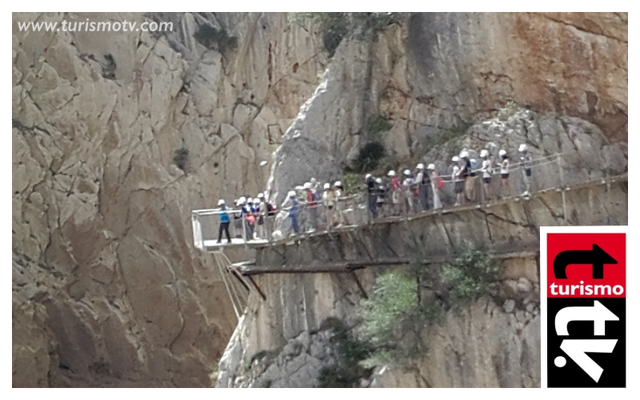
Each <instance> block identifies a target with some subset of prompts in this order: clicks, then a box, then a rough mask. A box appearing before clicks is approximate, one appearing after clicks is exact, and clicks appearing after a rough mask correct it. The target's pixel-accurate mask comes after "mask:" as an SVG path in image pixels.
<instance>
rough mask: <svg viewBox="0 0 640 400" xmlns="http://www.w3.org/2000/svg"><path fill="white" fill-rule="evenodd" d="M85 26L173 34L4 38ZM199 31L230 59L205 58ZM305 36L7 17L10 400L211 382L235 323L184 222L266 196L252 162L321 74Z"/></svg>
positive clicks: (272, 29) (197, 19)
mask: <svg viewBox="0 0 640 400" xmlns="http://www.w3.org/2000/svg"><path fill="white" fill-rule="evenodd" d="M87 18H88V19H90V20H92V21H103V22H115V21H124V20H127V21H129V22H136V23H137V24H138V26H140V24H141V23H142V22H143V21H149V20H156V21H170V22H172V23H173V30H172V31H171V32H166V33H164V34H159V33H154V34H151V33H148V32H135V31H134V32H109V33H105V32H85V31H76V32H62V31H57V32H45V31H44V30H42V31H40V32H35V31H33V30H30V31H21V30H20V29H19V26H18V22H28V21H35V22H45V21H46V22H58V23H60V22H61V21H63V20H66V21H85V20H86V19H87ZM203 24H205V25H209V26H212V27H214V28H216V29H220V30H224V31H226V32H228V34H229V35H231V36H234V37H236V38H237V46H236V47H235V48H233V49H230V50H227V51H223V50H216V49H217V48H216V47H215V46H213V49H212V50H211V49H207V48H205V47H204V46H203V45H202V44H200V43H198V42H197V41H196V40H195V38H194V35H195V34H196V33H197V32H198V26H199V25H203ZM307 28H308V27H301V26H297V25H296V26H290V25H289V24H288V22H287V19H286V15H285V14H282V13H280V14H270V13H249V14H213V13H198V14H195V13H183V14H150V15H142V14H133V13H131V14H95V13H91V14H74V13H57V14H51V13H46V14H14V16H13V36H12V38H13V47H12V64H13V74H12V85H13V86H12V90H13V91H12V99H13V104H12V118H13V129H12V142H13V149H12V153H13V160H12V162H13V165H12V178H13V179H12V196H13V210H12V215H13V221H12V239H13V243H12V248H13V254H14V262H13V277H14V278H13V291H14V300H13V301H14V319H13V322H14V323H13V326H14V330H13V334H14V359H13V372H14V375H13V384H14V386H146V387H149V386H179V387H192V386H208V385H211V382H212V381H211V377H210V374H211V373H212V372H214V371H215V369H216V363H217V360H218V358H219V357H220V355H221V354H222V350H223V349H224V347H225V344H226V343H227V341H228V338H229V336H230V335H231V332H232V330H233V327H234V326H235V324H236V317H235V315H234V314H233V311H232V308H231V305H230V303H229V300H228V298H227V294H226V291H225V289H224V286H223V284H222V282H221V280H220V278H219V276H218V273H217V269H215V268H214V265H213V262H212V259H211V258H209V257H208V256H206V255H203V254H202V253H199V252H198V251H197V250H196V249H195V248H194V246H193V239H192V237H191V222H190V211H191V210H192V209H199V208H209V207H214V206H215V205H216V202H217V200H218V199H219V198H225V199H226V200H227V201H228V202H231V201H232V200H233V199H234V198H237V197H239V196H240V195H244V194H249V195H252V196H255V195H256V194H257V192H258V191H259V190H261V189H263V188H264V185H265V183H266V178H267V172H268V171H267V170H266V169H264V168H263V169H261V168H260V167H259V164H260V162H261V161H262V160H265V159H266V160H269V161H270V155H271V153H272V151H273V150H274V149H275V148H276V147H277V145H278V143H279V142H280V141H281V136H282V132H284V131H285V130H286V128H287V126H288V125H289V124H290V122H291V120H292V118H293V117H294V116H295V113H296V112H297V109H298V107H299V105H300V104H302V103H303V102H304V99H306V98H308V97H309V96H310V95H311V93H312V92H313V90H314V89H315V87H316V86H317V76H318V73H319V72H321V71H323V70H324V64H326V60H325V59H324V57H325V56H324V55H323V53H322V52H320V51H319V45H318V41H317V39H316V38H315V37H314V36H313V35H311V34H310V33H309V32H308V29H307ZM183 147H184V148H186V149H187V150H188V156H187V158H186V163H185V165H184V167H183V169H180V168H178V167H177V165H176V163H175V161H174V155H175V151H176V150H178V149H180V148H183ZM227 255H228V256H229V257H230V258H231V259H232V260H241V259H245V258H246V257H251V254H247V253H244V252H243V251H237V252H227ZM16 260H18V261H16ZM36 316H37V318H36ZM36 327H39V328H40V330H39V329H37V328H36ZM16 336H20V337H19V338H18V337H16ZM29 343H33V344H29ZM45 349H46V350H45ZM30 353H33V354H34V356H33V359H32V360H28V358H29V357H27V356H26V355H27V354H30ZM30 363H37V364H38V371H36V373H34V374H29V373H27V372H30V371H29V369H30V365H31V364H30Z"/></svg>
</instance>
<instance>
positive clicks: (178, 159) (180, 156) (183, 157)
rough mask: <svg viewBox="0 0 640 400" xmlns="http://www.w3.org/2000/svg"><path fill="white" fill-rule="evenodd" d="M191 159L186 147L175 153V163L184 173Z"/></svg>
mask: <svg viewBox="0 0 640 400" xmlns="http://www.w3.org/2000/svg"><path fill="white" fill-rule="evenodd" d="M188 158H189V150H188V149H187V148H186V147H181V148H179V149H178V150H176V151H175V152H174V153H173V162H174V164H176V165H177V166H178V168H180V169H181V170H183V171H184V169H185V167H186V166H187V160H188Z"/></svg>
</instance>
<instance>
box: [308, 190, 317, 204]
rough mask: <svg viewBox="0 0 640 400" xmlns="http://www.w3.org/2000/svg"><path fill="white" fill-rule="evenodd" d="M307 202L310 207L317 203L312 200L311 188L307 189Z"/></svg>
mask: <svg viewBox="0 0 640 400" xmlns="http://www.w3.org/2000/svg"><path fill="white" fill-rule="evenodd" d="M307 203H309V205H310V206H311V207H315V206H316V205H317V203H316V202H315V201H313V191H311V190H307Z"/></svg>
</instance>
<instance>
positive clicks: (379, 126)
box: [367, 115, 393, 140]
mask: <svg viewBox="0 0 640 400" xmlns="http://www.w3.org/2000/svg"><path fill="white" fill-rule="evenodd" d="M392 126H393V125H392V124H391V122H390V121H389V120H388V119H387V118H385V117H383V116H382V115H378V116H376V117H375V118H373V119H372V120H371V121H370V122H369V125H368V126H367V134H368V136H369V137H370V138H371V139H373V140H375V139H378V140H380V137H379V136H380V133H382V132H386V131H388V130H389V129H391V127H392Z"/></svg>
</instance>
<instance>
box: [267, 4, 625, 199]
mask: <svg viewBox="0 0 640 400" xmlns="http://www.w3.org/2000/svg"><path fill="white" fill-rule="evenodd" d="M626 18H627V17H626V14H614V13H593V14H592V13H547V14H545V13H542V14H540V13H534V14H529V13H420V14H416V15H413V16H412V17H410V18H408V19H407V20H405V21H404V23H402V24H396V25H392V26H390V27H389V28H387V29H386V30H385V31H383V32H382V33H381V34H380V35H379V36H378V37H377V40H376V41H375V42H363V41H359V40H355V39H352V40H345V41H343V43H342V44H341V45H340V47H339V48H338V49H337V51H336V54H335V56H334V57H333V60H332V62H331V63H330V64H329V66H328V68H327V72H326V74H325V81H324V82H323V83H322V84H321V85H320V86H319V87H318V89H317V90H316V92H315V93H314V95H313V96H312V97H311V98H310V99H309V100H307V102H306V103H305V105H304V106H303V107H302V108H301V109H300V113H299V115H298V117H297V119H296V121H295V122H294V123H293V124H292V125H291V127H290V128H289V130H288V131H287V133H286V135H285V139H286V140H285V141H284V143H283V145H282V146H281V147H280V148H279V149H278V150H277V152H276V155H275V157H276V162H275V163H274V165H273V169H272V178H271V179H272V180H271V182H270V185H271V187H272V188H273V189H275V190H276V191H277V192H278V193H282V192H283V191H285V192H286V190H288V188H290V187H292V185H299V184H301V183H304V182H305V181H306V180H308V179H309V178H310V177H312V176H315V177H316V178H319V179H321V180H334V179H336V178H338V177H339V176H340V175H341V173H342V169H343V167H344V166H345V165H348V164H349V162H350V160H352V159H353V158H354V157H355V155H356V154H357V151H358V148H359V147H360V146H362V145H363V144H364V143H366V142H368V141H371V140H372V139H375V140H380V141H382V142H383V143H384V145H385V148H386V150H387V154H388V155H390V156H392V157H393V158H394V159H399V160H403V159H406V158H414V159H415V157H416V156H417V155H420V154H425V153H428V151H430V150H432V146H430V145H429V141H430V140H432V141H433V140H434V139H437V138H438V136H439V135H440V134H441V133H442V131H443V130H450V129H452V128H453V129H454V130H456V129H457V130H462V131H464V128H465V127H466V126H468V125H470V124H473V123H475V122H477V121H482V120H491V119H498V117H500V116H501V115H500V114H501V113H500V110H501V109H503V108H504V107H507V106H509V104H516V105H518V106H519V107H521V108H523V109H524V108H529V109H531V110H532V111H534V112H535V113H537V114H539V115H541V114H549V113H550V114H553V115H559V116H570V117H573V118H577V119H580V120H584V121H588V122H590V123H592V124H594V125H595V126H597V127H598V128H599V129H600V130H602V132H603V133H604V137H605V139H604V140H605V142H604V144H606V145H608V144H614V143H620V145H621V146H623V147H625V146H626V143H627V93H628V89H627V77H628V60H627V52H628V44H627V19H626ZM377 116H382V117H384V118H387V119H388V120H389V122H390V123H391V128H390V130H389V131H388V132H382V134H381V135H378V136H375V135H372V133H374V134H375V132H371V131H372V129H371V128H370V126H369V125H370V123H371V121H372V120H374V119H375V118H376V117H377ZM517 125H521V124H517ZM510 128H515V126H510ZM527 128H528V127H527V126H522V127H520V128H519V130H520V131H519V132H517V134H518V135H519V137H514V136H515V135H513V134H512V133H513V132H514V130H513V129H512V130H510V131H506V132H503V133H504V135H503V136H502V139H501V140H495V139H496V138H491V139H492V140H494V141H495V143H497V144H500V145H504V146H508V150H510V151H514V152H515V149H517V144H518V143H519V142H518V141H521V140H524V141H529V142H530V141H531V140H539V139H542V138H544V136H545V132H542V135H541V136H539V137H536V136H534V135H532V134H530V133H529V132H528V131H527ZM424 144H427V145H426V146H424ZM464 144H471V143H470V142H467V143H464ZM475 145H476V146H480V145H485V143H475ZM514 146H515V147H514ZM425 147H426V148H425ZM474 148H476V147H474ZM477 148H478V149H479V148H480V147H477ZM449 150H451V149H449ZM450 153H452V151H449V152H448V153H447V154H442V157H436V155H438V156H439V155H440V154H436V153H432V154H427V157H426V158H427V160H426V161H427V162H434V161H439V160H441V161H445V162H446V160H448V159H450V157H451V154H450ZM446 155H448V157H445V156H446ZM514 155H515V154H514ZM300 160H311V161H312V162H309V163H303V162H301V161H300ZM412 167H413V166H412Z"/></svg>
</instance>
